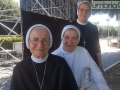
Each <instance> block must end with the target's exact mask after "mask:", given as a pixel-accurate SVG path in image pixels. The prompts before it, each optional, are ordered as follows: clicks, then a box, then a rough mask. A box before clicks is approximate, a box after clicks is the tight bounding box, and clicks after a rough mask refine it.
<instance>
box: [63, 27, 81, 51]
mask: <svg viewBox="0 0 120 90" xmlns="http://www.w3.org/2000/svg"><path fill="white" fill-rule="evenodd" d="M78 41H79V37H78V33H77V31H76V30H72V29H69V30H66V31H65V33H64V36H63V38H62V43H63V48H64V50H65V51H67V52H73V51H74V49H75V48H76V46H77V45H78Z"/></svg>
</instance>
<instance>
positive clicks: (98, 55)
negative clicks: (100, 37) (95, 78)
mask: <svg viewBox="0 0 120 90" xmlns="http://www.w3.org/2000/svg"><path fill="white" fill-rule="evenodd" d="M97 58H98V64H99V69H100V70H101V72H102V73H104V70H103V68H102V60H101V52H99V53H97Z"/></svg>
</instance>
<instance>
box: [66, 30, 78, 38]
mask: <svg viewBox="0 0 120 90" xmlns="http://www.w3.org/2000/svg"><path fill="white" fill-rule="evenodd" d="M64 35H68V36H71V35H72V36H73V35H74V36H75V35H76V36H78V33H77V31H76V30H75V29H67V30H66V31H65V33H64Z"/></svg>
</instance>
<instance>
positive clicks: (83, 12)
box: [78, 3, 91, 23]
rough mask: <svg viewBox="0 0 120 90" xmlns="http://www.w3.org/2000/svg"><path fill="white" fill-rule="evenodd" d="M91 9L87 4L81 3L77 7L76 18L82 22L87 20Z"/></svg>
mask: <svg viewBox="0 0 120 90" xmlns="http://www.w3.org/2000/svg"><path fill="white" fill-rule="evenodd" d="M90 14H91V11H90V6H89V4H86V3H83V4H81V5H80V7H79V9H78V20H79V21H81V22H82V23H85V22H87V20H88V18H89V17H90Z"/></svg>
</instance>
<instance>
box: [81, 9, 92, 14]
mask: <svg viewBox="0 0 120 90" xmlns="http://www.w3.org/2000/svg"><path fill="white" fill-rule="evenodd" d="M79 11H80V12H82V13H83V12H85V13H87V14H89V13H90V10H84V9H81V8H79Z"/></svg>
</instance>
